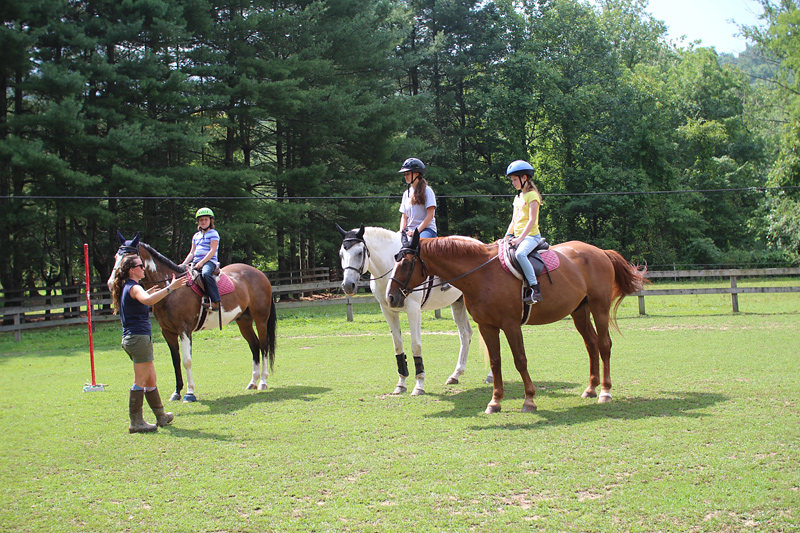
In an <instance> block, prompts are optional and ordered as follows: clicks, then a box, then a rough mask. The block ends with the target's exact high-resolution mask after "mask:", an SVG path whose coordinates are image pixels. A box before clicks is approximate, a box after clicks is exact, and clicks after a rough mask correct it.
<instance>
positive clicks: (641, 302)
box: [639, 294, 647, 315]
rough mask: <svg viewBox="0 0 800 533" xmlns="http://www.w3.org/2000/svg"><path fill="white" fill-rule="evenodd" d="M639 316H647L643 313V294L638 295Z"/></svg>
mask: <svg viewBox="0 0 800 533" xmlns="http://www.w3.org/2000/svg"><path fill="white" fill-rule="evenodd" d="M639 314H640V315H645V314H647V313H645V312H644V295H643V294H640V295H639Z"/></svg>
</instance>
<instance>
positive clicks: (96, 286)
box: [0, 268, 800, 341]
mask: <svg viewBox="0 0 800 533" xmlns="http://www.w3.org/2000/svg"><path fill="white" fill-rule="evenodd" d="M320 270H322V269H320ZM324 270H327V269H324ZM313 275H314V276H322V275H329V273H328V274H321V273H319V272H317V273H314V274H313ZM797 275H800V268H760V269H716V270H675V271H655V272H648V273H647V277H648V278H649V279H652V280H656V279H672V280H675V281H677V280H679V279H690V278H704V279H714V278H720V279H729V280H730V287H713V288H708V287H707V288H703V287H697V288H686V289H644V290H642V291H639V292H637V293H636V296H637V297H638V299H639V314H641V315H644V314H646V313H645V297H651V296H669V295H686V294H730V295H731V309H732V311H733V312H734V313H738V312H739V294H747V293H789V292H800V287H794V286H793V287H739V286H737V283H738V280H739V278H744V277H748V278H755V277H775V276H797ZM368 287H369V283H368V281H367V280H362V281H361V282H360V283H359V289H364V288H368ZM339 289H340V283H339V282H338V281H330V280H327V281H326V280H320V279H319V277H317V278H316V280H315V281H307V282H304V283H296V284H283V283H281V284H277V285H275V286H273V295H274V296H275V297H276V298H280V297H282V296H286V295H295V294H300V293H319V292H322V291H338V290H339ZM36 291H37V292H45V294H46V295H45V296H33V297H30V296H28V297H23V296H22V291H18V292H19V293H18V294H14V295H12V294H10V293H9V292H8V291H6V292H4V297H3V298H0V333H4V332H14V338H15V340H17V341H19V340H20V338H21V332H22V331H23V330H28V329H37V328H46V327H53V326H65V325H70V324H85V323H86V320H87V319H86V296H85V293H84V292H83V287H82V286H76V285H69V286H67V287H43V288H39V289H37V290H36ZM25 292H29V291H25ZM91 302H92V322H107V321H114V320H119V317H117V316H116V315H113V314H111V294H110V293H109V291H108V289H107V288H106V286H105V283H102V282H100V281H93V282H92V295H91ZM362 303H375V299H374V298H373V297H372V296H371V295H369V296H356V297H341V298H331V299H323V300H312V301H278V302H277V303H276V306H277V307H278V308H279V309H290V308H300V307H314V306H324V305H336V304H345V307H346V310H347V319H348V320H349V321H352V320H353V305H354V304H356V305H357V304H362ZM437 316H440V315H438V314H437Z"/></svg>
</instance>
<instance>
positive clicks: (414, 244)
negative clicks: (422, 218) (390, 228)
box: [411, 229, 419, 250]
mask: <svg viewBox="0 0 800 533" xmlns="http://www.w3.org/2000/svg"><path fill="white" fill-rule="evenodd" d="M411 248H412V249H414V250H419V229H415V230H414V236H413V237H411Z"/></svg>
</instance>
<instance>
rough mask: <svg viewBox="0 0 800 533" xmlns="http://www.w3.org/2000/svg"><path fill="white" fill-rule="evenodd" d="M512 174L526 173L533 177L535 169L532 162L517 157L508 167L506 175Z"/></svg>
mask: <svg viewBox="0 0 800 533" xmlns="http://www.w3.org/2000/svg"><path fill="white" fill-rule="evenodd" d="M512 174H525V175H526V176H528V177H533V174H534V170H533V167H532V166H531V164H530V163H528V162H527V161H523V160H522V159H517V160H516V161H513V162H512V163H511V164H510V165H508V168H507V169H506V176H510V175H512Z"/></svg>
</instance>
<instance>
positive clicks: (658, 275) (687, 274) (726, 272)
mask: <svg viewBox="0 0 800 533" xmlns="http://www.w3.org/2000/svg"><path fill="white" fill-rule="evenodd" d="M797 275H800V268H731V269H709V270H673V271H669V270H663V271H655V272H648V273H647V278H648V279H672V280H674V281H677V280H679V279H686V278H706V279H708V278H728V279H730V285H731V286H730V288H728V287H712V288H700V287H697V288H690V289H644V290H641V291H639V292H637V293H636V296H637V297H638V298H639V314H640V315H644V314H646V313H645V307H644V298H645V296H670V295H672V296H674V295H685V294H730V295H731V310H732V311H733V312H734V313H738V312H739V294H743V293H768V292H800V287H738V286H737V278H743V277H775V276H797Z"/></svg>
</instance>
